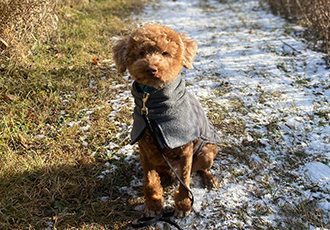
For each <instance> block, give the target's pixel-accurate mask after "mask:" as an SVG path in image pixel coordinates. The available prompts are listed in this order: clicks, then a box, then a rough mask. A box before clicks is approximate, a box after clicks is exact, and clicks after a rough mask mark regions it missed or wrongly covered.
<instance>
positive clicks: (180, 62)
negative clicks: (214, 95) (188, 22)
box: [113, 25, 197, 88]
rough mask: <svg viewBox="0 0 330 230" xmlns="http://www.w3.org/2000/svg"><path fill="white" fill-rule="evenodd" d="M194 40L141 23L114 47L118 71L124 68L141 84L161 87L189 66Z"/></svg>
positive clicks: (193, 49) (160, 27)
mask: <svg viewBox="0 0 330 230" xmlns="http://www.w3.org/2000/svg"><path fill="white" fill-rule="evenodd" d="M196 50H197V44H196V42H195V41H193V40H191V39H189V38H187V37H186V35H185V34H181V33H178V32H176V31H174V30H172V29H171V28H169V27H166V26H160V25H144V26H143V27H141V28H138V29H136V30H135V31H134V32H133V33H132V34H131V36H129V37H127V38H124V39H122V40H119V41H118V42H117V43H116V44H115V45H114V47H113V57H114V61H115V63H116V66H117V69H118V71H119V72H125V70H126V69H128V71H129V72H130V74H131V76H132V77H133V78H134V79H135V80H136V81H137V82H138V83H139V84H142V85H147V86H151V87H154V88H159V87H162V86H163V85H164V84H165V83H168V82H171V81H173V79H174V78H175V77H176V76H177V75H178V74H179V72H180V71H181V69H182V67H185V68H188V69H192V68H193V66H192V62H193V59H194V57H195V54H196Z"/></svg>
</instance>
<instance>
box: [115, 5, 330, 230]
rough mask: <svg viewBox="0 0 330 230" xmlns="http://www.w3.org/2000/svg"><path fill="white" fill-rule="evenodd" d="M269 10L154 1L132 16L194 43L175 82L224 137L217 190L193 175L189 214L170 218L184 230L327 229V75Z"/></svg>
mask: <svg viewBox="0 0 330 230" xmlns="http://www.w3.org/2000/svg"><path fill="white" fill-rule="evenodd" d="M268 11H269V10H268V8H267V6H265V5H264V6H261V5H260V3H259V1H256V0H250V1H248V0H239V1H235V0H228V1H221V0H218V1H216V0H176V1H169V0H163V1H160V0H158V1H157V0H156V1H155V3H154V4H151V5H150V6H148V7H147V8H146V9H145V11H144V13H142V14H140V15H139V16H137V17H138V19H139V21H140V22H141V23H143V24H144V23H157V24H161V25H167V26H169V27H171V28H173V29H175V30H177V31H179V32H182V33H186V34H188V36H189V37H191V38H194V39H195V40H196V41H197V42H198V45H199V49H198V52H197V56H196V58H195V61H194V70H183V71H182V72H183V76H184V78H185V79H186V81H187V85H188V89H189V90H190V91H191V92H194V93H195V94H196V95H197V97H198V98H199V99H200V100H201V102H202V103H203V106H204V108H205V110H206V111H207V112H208V114H209V116H210V117H211V119H212V120H213V122H214V123H215V125H216V126H217V128H218V130H219V133H220V135H221V137H222V140H223V143H222V144H221V145H220V153H219V156H218V157H217V158H216V160H215V163H214V167H213V168H212V171H213V173H214V174H215V175H216V176H217V177H218V178H219V180H220V188H219V189H217V190H214V191H208V190H205V189H204V188H203V186H202V185H201V183H200V179H199V178H198V177H197V176H194V177H193V180H192V185H191V187H192V191H193V193H194V195H195V200H196V203H195V207H194V208H195V211H196V212H193V213H192V214H191V215H190V216H189V217H187V218H184V219H182V220H176V221H177V222H178V223H179V225H180V226H182V227H183V228H184V229H288V228H292V229H327V228H329V227H330V225H329V210H330V195H329V194H330V163H329V162H330V137H329V135H330V122H329V119H330V115H329V113H330V105H329V99H330V83H329V80H330V74H329V72H330V71H329V70H327V69H326V65H325V62H324V60H323V59H322V57H323V54H322V53H317V52H314V51H311V50H310V49H307V48H306V44H305V43H303V42H302V41H299V40H297V39H295V38H294V37H292V36H290V35H288V34H290V33H292V32H294V31H296V30H299V28H298V27H294V25H290V24H287V23H286V22H285V21H284V20H283V19H281V18H279V17H276V16H274V15H272V14H270V12H268ZM126 95H127V94H126ZM125 97H127V96H125ZM132 151H133V150H132V147H131V146H125V147H124V148H122V149H121V150H120V152H121V153H125V154H126V153H127V152H128V153H130V154H131V153H132ZM130 157H131V155H128V156H127V159H128V160H130ZM141 181H142V178H135V180H133V181H132V183H131V184H132V187H133V188H137V187H135V185H136V184H137V185H139V186H140V185H141ZM129 189H131V188H129ZM131 190H132V189H131ZM133 190H134V189H133ZM132 194H133V195H134V194H136V193H134V191H133V192H132ZM169 202H171V201H169ZM137 210H143V207H137ZM160 226H161V228H162V225H160Z"/></svg>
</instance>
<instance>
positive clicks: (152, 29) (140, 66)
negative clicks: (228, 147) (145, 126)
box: [113, 25, 218, 217]
mask: <svg viewBox="0 0 330 230" xmlns="http://www.w3.org/2000/svg"><path fill="white" fill-rule="evenodd" d="M196 50H197V44H196V42H195V41H193V40H192V39H189V38H187V37H186V35H184V34H181V33H178V32H176V31H174V30H172V29H170V28H168V27H166V26H160V25H145V26H143V27H141V28H138V29H136V30H135V31H134V32H133V33H132V34H131V36H129V37H127V38H124V39H122V40H119V41H118V42H117V43H116V44H115V45H114V47H113V55H114V60H115V63H116V66H117V69H118V71H119V72H124V71H125V70H126V69H128V71H129V72H130V74H131V76H132V78H133V79H134V80H136V81H137V82H138V83H139V84H141V85H147V86H151V87H154V88H160V87H162V86H163V85H164V84H166V83H169V82H171V81H173V79H175V77H176V76H177V75H178V74H179V72H180V71H181V69H182V67H185V68H189V69H191V68H192V62H193V59H194V56H195V54H196ZM198 143H199V140H198V139H197V140H195V141H193V142H189V143H187V144H185V145H183V146H180V147H177V148H174V149H163V154H164V155H165V156H166V158H167V159H168V160H169V161H170V163H171V164H172V165H173V167H174V169H175V170H176V171H177V173H178V175H179V176H180V177H181V179H182V180H183V182H184V183H185V184H186V185H187V187H190V186H189V184H190V175H191V173H192V172H199V173H200V174H201V176H202V178H203V181H204V183H205V185H206V186H207V187H210V188H214V187H216V186H218V181H217V179H216V177H214V176H213V175H212V174H211V173H210V172H209V171H208V169H209V168H210V167H211V166H212V165H213V159H214V157H215V155H216V154H217V146H216V145H212V144H207V145H205V146H204V147H203V148H202V149H201V150H200V151H199V152H198V153H197V154H195V155H193V150H194V147H196V146H197V145H198ZM138 144H139V149H140V159H141V165H142V168H143V171H144V175H145V176H144V182H143V187H144V197H145V203H146V215H147V216H155V215H157V214H159V213H161V212H162V211H163V187H162V185H161V180H162V178H161V177H163V178H167V176H168V175H171V174H172V173H171V170H170V168H169V166H168V165H167V164H166V162H165V161H164V160H163V158H162V156H161V155H160V153H159V151H158V149H157V147H156V145H155V143H154V140H153V138H152V137H151V135H150V133H149V132H148V131H146V132H145V134H144V135H143V137H142V138H141V139H140V140H139V142H138ZM174 200H175V206H176V210H175V215H176V216H177V217H184V216H186V215H188V214H189V213H190V210H191V201H190V199H189V198H188V191H187V190H186V189H185V188H184V187H183V186H182V185H180V186H179V189H178V190H177V191H176V192H175V196H174Z"/></svg>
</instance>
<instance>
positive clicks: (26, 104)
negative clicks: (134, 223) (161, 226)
mask: <svg viewBox="0 0 330 230" xmlns="http://www.w3.org/2000/svg"><path fill="white" fill-rule="evenodd" d="M25 2H28V1H11V4H12V5H10V4H9V2H7V1H5V2H4V4H2V6H1V7H0V15H1V17H2V18H5V17H6V15H5V13H6V12H8V10H13V11H15V10H14V9H21V11H20V12H21V14H20V13H17V12H18V11H19V10H16V11H15V12H16V13H15V12H13V13H12V14H11V15H15V16H12V20H17V21H16V25H20V26H21V28H20V29H21V31H18V30H19V29H17V30H16V31H15V29H13V27H11V25H10V22H8V21H7V22H6V21H4V20H3V21H2V22H1V23H2V26H0V27H1V28H2V29H1V31H0V35H1V36H0V38H1V42H0V43H1V46H0V48H1V52H0V54H1V55H0V63H1V64H0V75H1V77H0V118H1V119H0V194H1V196H0V228H1V229H45V228H52V229H53V228H54V229H70V228H72V229H73V228H74V229H108V228H110V229H120V228H122V227H124V226H125V225H126V224H127V223H128V222H129V221H131V220H132V219H134V218H135V217H136V216H135V215H139V213H138V212H133V211H132V204H134V202H136V201H130V200H127V199H125V198H124V197H123V195H122V194H121V193H120V192H119V191H118V189H117V187H123V186H125V183H126V181H127V180H126V179H125V178H127V177H131V173H132V172H130V169H128V168H126V166H127V165H126V164H127V163H126V162H124V161H123V160H121V159H116V160H111V153H109V152H107V151H106V145H108V144H109V143H112V142H113V143H118V146H120V144H126V142H127V140H126V142H125V140H124V141H123V140H122V139H121V138H120V136H118V135H117V133H118V129H119V128H118V125H116V124H115V122H114V121H113V120H111V119H110V117H109V114H110V112H111V111H112V110H113V108H112V107H111V106H110V105H109V104H108V103H107V101H109V100H111V99H112V98H114V97H115V96H116V95H117V94H118V91H119V90H120V89H118V90H117V89H116V88H115V87H113V88H111V86H113V85H117V84H125V83H124V80H123V79H122V76H117V74H116V71H115V69H114V68H111V67H110V66H111V64H112V60H111V56H112V54H111V47H112V42H113V41H111V38H112V37H113V36H120V35H123V34H125V33H126V32H127V31H128V30H130V29H131V27H132V25H134V22H133V21H132V19H130V15H131V12H132V11H138V10H140V9H141V7H142V6H143V3H144V1H143V0H111V1H103V0H101V1H90V3H89V2H88V1H54V2H55V3H56V4H52V3H50V2H48V1H46V2H43V3H41V1H40V2H38V4H39V6H42V7H45V10H44V11H42V12H40V11H38V14H37V16H38V15H39V16H40V17H39V18H38V17H34V18H33V17H32V19H31V17H29V15H23V13H24V12H25V13H26V12H29V11H30V12H31V11H33V10H35V9H36V8H37V7H36V8H35V9H34V8H33V7H30V8H29V7H27V6H26V5H24V3H25ZM13 4H17V5H16V6H15V5H13ZM20 4H21V5H20ZM36 4H37V3H36ZM40 4H41V5H40ZM43 4H44V5H43ZM47 4H49V7H48V8H47ZM42 7H39V8H40V9H41V8H42ZM39 8H38V9H39ZM22 12H23V13H22ZM15 17H16V18H15ZM30 19H31V20H36V21H38V20H39V21H40V22H45V23H44V24H43V23H41V24H40V25H41V27H42V28H34V27H33V26H31V25H34V24H35V22H33V21H31V20H30ZM47 20H48V21H47ZM50 22H52V23H50ZM6 23H7V24H6ZM47 23H48V24H47ZM47 26H48V27H47ZM23 35H24V36H23ZM123 87H124V88H125V85H124V86H123ZM116 121H120V122H122V123H125V122H126V123H129V122H130V113H129V112H128V111H126V110H125V109H122V110H121V112H119V113H117V114H116ZM106 162H107V164H111V165H116V167H118V168H123V170H122V171H125V172H126V173H125V175H115V174H114V173H109V174H107V175H106V176H105V177H104V178H102V179H101V177H102V172H103V171H104V170H105V169H106V166H105V163H106ZM114 185H116V186H114Z"/></svg>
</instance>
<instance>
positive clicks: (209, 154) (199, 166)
mask: <svg viewBox="0 0 330 230" xmlns="http://www.w3.org/2000/svg"><path fill="white" fill-rule="evenodd" d="M217 153H218V148H217V146H216V145H213V144H207V145H205V146H204V147H203V148H202V149H201V151H199V152H198V153H196V154H195V155H194V161H193V167H192V172H198V173H199V174H200V175H201V177H202V179H203V182H204V184H205V186H206V187H207V188H209V189H212V188H216V187H218V186H219V181H218V179H217V178H216V177H215V176H214V175H212V174H211V173H210V172H209V171H208V169H209V168H211V167H212V165H213V159H214V157H215V156H216V154H217Z"/></svg>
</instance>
